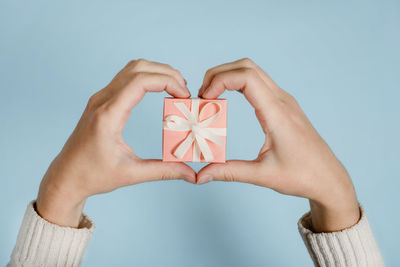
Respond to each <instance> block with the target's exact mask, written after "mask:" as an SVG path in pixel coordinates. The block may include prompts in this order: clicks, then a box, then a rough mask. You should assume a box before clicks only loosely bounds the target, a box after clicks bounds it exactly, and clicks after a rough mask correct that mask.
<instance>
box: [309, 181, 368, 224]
mask: <svg viewBox="0 0 400 267" xmlns="http://www.w3.org/2000/svg"><path fill="white" fill-rule="evenodd" d="M351 189H352V190H349V192H347V193H344V192H343V194H341V195H340V196H339V195H338V196H336V197H333V196H332V195H330V198H329V199H321V200H311V199H310V208H311V221H312V227H313V230H314V232H336V231H340V230H343V229H346V228H349V227H352V226H353V225H355V224H356V223H357V222H358V221H359V219H360V207H359V204H358V201H357V197H356V194H355V192H354V189H353V187H352V188H351Z"/></svg>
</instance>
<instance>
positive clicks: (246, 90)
mask: <svg viewBox="0 0 400 267" xmlns="http://www.w3.org/2000/svg"><path fill="white" fill-rule="evenodd" d="M225 89H227V90H241V91H242V92H243V94H244V96H245V97H246V99H247V100H248V101H249V103H250V104H251V105H252V106H253V107H254V108H255V110H256V113H257V114H258V115H261V116H262V118H266V117H265V116H268V114H269V113H272V112H273V111H274V110H277V109H279V101H278V98H277V97H276V96H275V95H274V94H273V93H272V91H271V90H270V89H269V88H268V86H266V85H265V83H264V81H263V80H262V79H261V78H260V76H259V75H258V73H257V72H256V71H255V70H254V69H251V68H241V69H235V70H229V71H226V72H221V73H218V74H217V75H215V76H214V78H213V79H212V81H211V83H210V85H209V86H208V87H207V88H206V89H205V91H204V93H203V95H202V97H203V98H206V99H213V98H217V97H218V96H220V95H221V94H222V93H223V92H224V91H225Z"/></svg>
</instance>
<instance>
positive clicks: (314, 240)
mask: <svg viewBox="0 0 400 267" xmlns="http://www.w3.org/2000/svg"><path fill="white" fill-rule="evenodd" d="M360 211H361V218H360V220H359V222H358V223H357V224H355V225H354V226H352V227H350V228H347V229H344V230H342V231H338V232H332V233H314V232H312V231H311V230H310V229H312V227H311V213H310V212H308V213H306V214H304V215H303V217H301V218H300V220H299V222H298V228H299V232H300V234H301V236H302V238H303V241H304V243H305V245H306V246H307V249H308V251H309V253H310V255H311V258H312V260H313V261H314V264H315V265H316V266H374V267H375V266H376V267H379V266H384V262H383V259H382V256H381V253H380V251H379V247H378V245H377V243H376V241H375V238H374V235H373V233H372V230H371V227H370V225H369V222H368V218H367V215H366V214H365V211H364V209H363V208H362V207H361V206H360Z"/></svg>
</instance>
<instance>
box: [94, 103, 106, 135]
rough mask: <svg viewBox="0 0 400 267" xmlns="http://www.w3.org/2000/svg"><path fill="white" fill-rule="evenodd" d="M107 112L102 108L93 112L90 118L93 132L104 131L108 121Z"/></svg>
mask: <svg viewBox="0 0 400 267" xmlns="http://www.w3.org/2000/svg"><path fill="white" fill-rule="evenodd" d="M109 113H110V112H109V110H108V109H107V108H105V107H104V106H101V107H99V108H98V109H96V111H94V112H93V116H92V126H93V127H94V128H95V130H100V129H104V128H105V127H104V125H106V124H107V122H108V121H109V115H110V114H109Z"/></svg>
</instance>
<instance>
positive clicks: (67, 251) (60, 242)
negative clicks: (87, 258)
mask: <svg viewBox="0 0 400 267" xmlns="http://www.w3.org/2000/svg"><path fill="white" fill-rule="evenodd" d="M34 203H35V201H32V202H30V203H29V205H28V207H27V209H26V212H25V215H24V219H23V221H22V225H21V228H20V230H19V233H18V238H17V243H16V245H15V247H14V250H13V253H12V255H11V261H10V263H9V264H8V265H7V266H8V267H22V266H23V267H27V266H51V267H58V266H79V265H80V263H81V261H82V258H83V255H84V252H85V249H86V247H87V245H88V243H89V240H90V238H91V236H92V234H93V231H94V229H95V227H94V224H93V222H92V221H91V220H90V219H89V218H88V217H87V216H86V215H85V214H82V217H81V220H80V223H79V227H78V228H71V227H61V226H58V225H56V224H53V223H50V222H48V221H46V220H44V219H43V218H42V217H40V216H39V215H38V214H37V213H36V211H35V209H34V206H33V205H34Z"/></svg>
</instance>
